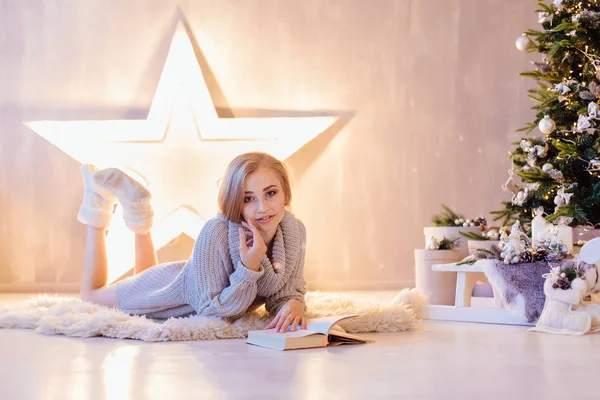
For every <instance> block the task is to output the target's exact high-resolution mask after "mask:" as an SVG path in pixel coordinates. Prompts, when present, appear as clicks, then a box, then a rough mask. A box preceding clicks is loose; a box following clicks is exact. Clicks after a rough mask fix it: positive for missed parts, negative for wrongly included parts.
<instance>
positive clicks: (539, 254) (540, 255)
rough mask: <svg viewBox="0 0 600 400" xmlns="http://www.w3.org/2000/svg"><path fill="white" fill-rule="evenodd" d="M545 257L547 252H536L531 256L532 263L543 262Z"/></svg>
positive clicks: (540, 250) (541, 250) (542, 250)
mask: <svg viewBox="0 0 600 400" xmlns="http://www.w3.org/2000/svg"><path fill="white" fill-rule="evenodd" d="M546 257H548V252H547V251H546V250H544V249H539V250H536V251H535V253H534V254H533V260H534V261H545V260H546Z"/></svg>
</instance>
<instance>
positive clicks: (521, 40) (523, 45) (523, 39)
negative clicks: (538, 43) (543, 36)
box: [515, 34, 531, 51]
mask: <svg viewBox="0 0 600 400" xmlns="http://www.w3.org/2000/svg"><path fill="white" fill-rule="evenodd" d="M515 46H517V49H519V50H521V51H527V49H528V48H529V46H531V39H529V37H528V36H527V35H526V34H522V35H521V36H519V37H518V38H517V40H516V41H515Z"/></svg>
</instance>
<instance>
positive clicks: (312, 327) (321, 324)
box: [306, 314, 356, 335]
mask: <svg viewBox="0 0 600 400" xmlns="http://www.w3.org/2000/svg"><path fill="white" fill-rule="evenodd" d="M354 316H356V314H348V315H334V316H331V317H320V318H314V319H311V320H309V321H308V323H307V326H306V327H307V330H309V331H312V332H318V333H322V334H323V335H327V334H328V333H329V330H330V329H331V327H332V326H334V325H335V324H337V323H338V322H340V321H341V320H343V319H346V318H351V317H354Z"/></svg>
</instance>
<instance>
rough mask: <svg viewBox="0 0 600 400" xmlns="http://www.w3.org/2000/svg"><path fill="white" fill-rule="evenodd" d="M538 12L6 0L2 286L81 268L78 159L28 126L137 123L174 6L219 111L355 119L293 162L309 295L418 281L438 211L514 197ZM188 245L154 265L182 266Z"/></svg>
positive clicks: (488, 6) (1, 57)
mask: <svg viewBox="0 0 600 400" xmlns="http://www.w3.org/2000/svg"><path fill="white" fill-rule="evenodd" d="M534 3H535V2H533V1H521V0H506V1H498V0H443V1H440V0H372V1H366V0H363V1H359V0H306V1H292V0H289V1H288V0H279V1H276V0H267V1H265V0H239V1H233V0H228V1H208V0H207V1H168V0H162V1H148V0H138V1H134V0H86V1H80V0H57V1H42V0H37V1H34V0H21V1H17V0H12V1H11V0H7V1H4V2H2V3H1V4H2V7H3V9H2V10H0V61H1V65H2V73H1V74H0V290H16V289H17V288H21V289H23V288H25V289H27V288H38V289H40V290H59V289H61V288H63V289H65V288H69V287H73V285H76V283H77V281H78V279H79V277H80V274H81V264H82V261H83V245H84V237H83V235H84V233H85V229H84V227H83V226H81V225H80V224H79V223H78V222H77V221H76V219H75V215H76V212H77V208H78V206H79V202H80V200H81V191H82V185H81V181H80V175H79V164H78V163H77V162H76V161H74V160H73V159H71V158H70V157H69V156H67V155H65V154H64V153H62V152H61V151H60V150H58V149H57V148H55V147H53V146H52V145H50V144H49V143H47V142H46V141H45V140H44V139H42V138H41V137H39V136H38V135H37V134H35V133H34V132H33V131H31V130H30V129H28V128H27V127H25V125H24V124H23V122H24V121H28V120H42V119H48V120H81V119H89V118H93V119H119V118H132V117H137V118H140V117H143V116H144V112H146V111H147V108H148V106H149V104H150V101H151V99H152V95H153V93H154V89H155V86H156V82H157V80H158V77H159V74H160V71H161V68H162V66H163V63H164V58H165V56H166V51H167V49H168V45H169V42H170V40H171V32H172V27H173V24H174V21H175V19H176V15H177V6H178V5H179V6H180V7H181V10H182V12H183V14H184V15H185V17H186V18H187V20H188V21H189V23H190V25H191V27H192V29H193V30H194V32H195V34H196V37H197V40H198V42H199V45H200V47H201V49H202V51H203V53H204V56H205V57H206V61H207V62H208V64H209V66H210V69H211V71H212V73H213V75H214V79H215V81H216V82H218V85H219V88H220V93H219V92H216V91H215V92H214V97H215V99H216V101H217V102H218V103H219V104H218V105H219V106H231V107H239V108H249V109H251V110H250V111H245V114H248V113H249V114H252V113H253V112H256V113H259V112H260V110H261V109H275V110H297V111H303V110H333V111H335V112H337V113H339V114H344V115H347V116H349V117H347V121H346V123H345V125H343V126H342V127H341V129H339V130H338V131H337V132H335V133H334V134H331V135H327V136H323V137H321V138H319V139H318V140H315V141H314V142H312V143H310V144H309V145H307V146H306V147H305V148H303V149H302V150H301V151H299V152H298V153H296V154H295V155H293V156H292V157H291V158H290V159H289V160H288V162H289V164H290V166H291V167H292V168H293V169H294V170H295V171H296V178H297V182H296V184H295V187H294V189H295V193H294V195H295V202H294V211H295V213H296V214H297V215H298V216H299V217H301V218H302V219H303V220H304V221H305V224H306V226H307V229H308V233H309V243H308V245H309V248H308V254H307V266H306V277H307V279H308V280H309V281H310V286H311V288H313V289H323V290H328V289H335V288H340V289H361V288H369V289H373V288H382V289H395V288H398V289H399V288H401V287H405V286H412V285H413V279H414V273H413V250H414V249H415V248H419V247H422V246H423V244H424V240H423V235H422V228H423V226H425V225H427V224H428V223H429V219H430V217H431V215H432V214H433V213H435V212H437V211H438V210H439V209H440V203H442V202H443V203H446V204H448V205H450V206H451V207H453V208H455V209H456V210H458V211H462V212H464V213H466V214H468V215H471V216H476V215H478V214H482V213H483V214H485V213H487V212H488V211H490V210H493V209H497V208H498V207H499V204H500V202H501V201H502V200H504V199H506V198H507V196H506V194H505V193H503V192H502V190H501V188H500V185H501V184H502V183H503V182H504V180H505V179H506V175H507V170H508V167H509V164H508V159H507V152H508V151H509V150H510V148H511V146H510V142H511V141H512V140H513V139H515V138H516V136H515V134H514V133H513V131H514V129H515V128H518V127H520V126H521V124H522V123H523V122H524V121H526V120H528V119H529V118H530V117H531V111H530V109H529V106H530V102H529V100H528V99H527V93H526V90H527V88H528V87H530V86H531V82H529V81H528V80H527V79H524V78H520V77H519V76H518V73H519V72H520V71H522V70H524V69H527V68H529V66H530V65H529V60H530V59H531V56H528V55H525V54H523V53H520V52H519V51H517V50H516V49H515V47H514V41H515V39H516V38H517V36H518V35H519V34H520V33H521V32H522V31H523V30H524V29H526V28H527V27H535V24H536V16H535V14H534V12H533V11H534V9H535V4H534ZM252 110H256V111H252ZM234 112H235V111H234ZM238 115H239V114H238ZM191 243H192V242H191V241H189V240H185V239H182V240H181V241H179V242H176V243H174V246H172V247H169V248H168V249H164V250H163V251H161V253H160V256H161V260H170V259H180V258H186V257H187V255H188V253H189V251H190V246H191Z"/></svg>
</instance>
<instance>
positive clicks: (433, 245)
mask: <svg viewBox="0 0 600 400" xmlns="http://www.w3.org/2000/svg"><path fill="white" fill-rule="evenodd" d="M439 248H440V242H439V241H438V240H437V239H436V238H435V237H433V236H431V237H430V238H429V240H427V245H426V246H425V249H427V250H438V249H439Z"/></svg>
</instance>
